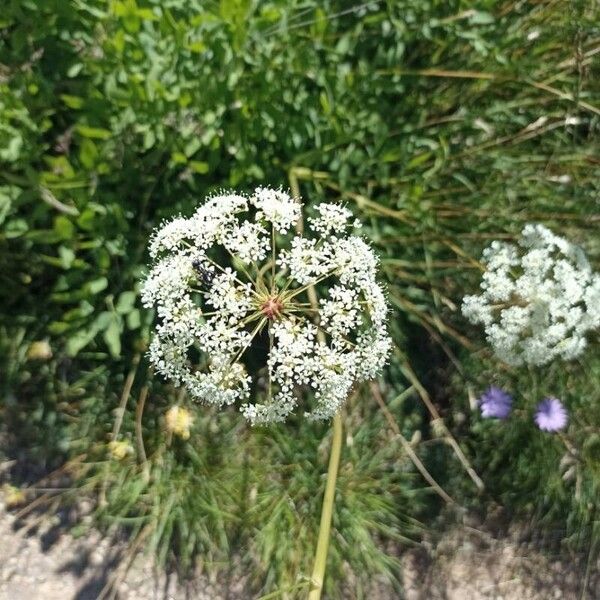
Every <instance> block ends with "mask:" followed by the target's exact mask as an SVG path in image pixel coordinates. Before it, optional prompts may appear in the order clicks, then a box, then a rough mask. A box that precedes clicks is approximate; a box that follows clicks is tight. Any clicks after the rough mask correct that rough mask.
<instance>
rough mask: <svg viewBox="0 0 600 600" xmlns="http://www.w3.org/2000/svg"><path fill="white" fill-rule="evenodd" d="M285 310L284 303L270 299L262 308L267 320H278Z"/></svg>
mask: <svg viewBox="0 0 600 600" xmlns="http://www.w3.org/2000/svg"><path fill="white" fill-rule="evenodd" d="M282 309H283V303H282V302H281V300H280V299H279V298H269V299H268V300H267V301H266V302H265V303H264V304H263V305H262V306H261V307H260V311H261V312H262V314H263V315H265V317H267V319H271V320H274V319H277V317H279V316H280V315H281V311H282Z"/></svg>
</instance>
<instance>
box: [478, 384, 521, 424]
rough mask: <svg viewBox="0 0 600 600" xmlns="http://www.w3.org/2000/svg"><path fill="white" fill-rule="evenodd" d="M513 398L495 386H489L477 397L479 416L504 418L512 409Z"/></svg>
mask: <svg viewBox="0 0 600 600" xmlns="http://www.w3.org/2000/svg"><path fill="white" fill-rule="evenodd" d="M512 403H513V399H512V396H511V395H510V394H508V393H507V392H505V391H504V390H502V389H500V388H497V387H494V386H492V387H490V388H489V389H488V390H486V391H485V392H484V393H483V394H482V395H481V398H479V408H480V409H481V416H482V417H484V418H486V419H489V418H492V419H506V418H507V417H508V415H510V411H511V410H512Z"/></svg>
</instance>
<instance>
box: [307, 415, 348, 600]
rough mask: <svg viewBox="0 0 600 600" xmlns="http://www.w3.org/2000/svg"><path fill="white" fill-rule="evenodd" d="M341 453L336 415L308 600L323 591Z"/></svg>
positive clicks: (340, 432) (313, 598)
mask: <svg viewBox="0 0 600 600" xmlns="http://www.w3.org/2000/svg"><path fill="white" fill-rule="evenodd" d="M341 453H342V417H341V416H340V414H339V413H338V414H336V415H335V417H333V439H332V441H331V454H330V455H329V468H328V469H327V483H326V485H325V494H324V496H323V508H322V509H321V523H320V525H319V538H318V540H317V550H316V552H315V562H314V566H313V572H312V576H311V588H310V591H309V593H308V600H319V599H320V598H321V593H322V591H323V579H324V578H325V568H326V565H327V550H328V548H329V536H330V532H331V519H332V515H333V501H334V499H335V482H336V479H337V474H338V470H339V466H340V455H341Z"/></svg>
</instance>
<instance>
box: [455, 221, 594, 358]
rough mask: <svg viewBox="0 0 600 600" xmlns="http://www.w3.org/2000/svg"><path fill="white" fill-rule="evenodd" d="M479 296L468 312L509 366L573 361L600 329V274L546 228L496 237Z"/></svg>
mask: <svg viewBox="0 0 600 600" xmlns="http://www.w3.org/2000/svg"><path fill="white" fill-rule="evenodd" d="M483 262H484V263H485V266H486V271H485V273H484V275H483V280H482V283H481V288H482V290H483V292H482V293H481V294H480V295H478V296H466V297H465V298H464V299H463V306H462V311H463V314H464V315H465V316H466V317H467V318H468V319H469V320H470V321H472V322H473V323H482V324H483V326H484V327H485V333H486V337H487V340H488V342H489V343H490V345H491V346H492V348H493V349H494V352H495V353H496V355H497V356H498V357H499V358H500V359H502V360H504V361H506V362H507V363H509V364H511V365H521V364H524V363H526V364H530V365H543V364H546V363H548V362H550V361H551V360H553V359H554V358H562V359H565V360H569V359H572V358H575V357H577V356H579V355H580V354H581V353H582V352H583V350H584V348H585V347H586V339H585V334H586V333H587V332H589V331H591V330H593V329H596V328H598V327H599V326H600V275H598V274H597V273H594V272H593V271H592V269H591V267H590V264H589V263H588V261H587V259H586V257H585V254H584V253H583V251H582V250H581V249H580V248H578V247H577V246H574V245H573V244H571V243H569V242H568V241H567V240H565V239H563V238H561V237H558V236H556V235H554V234H553V233H552V232H551V231H550V230H549V229H547V228H546V227H544V226H542V225H526V226H525V228H524V229H523V232H522V235H521V239H520V240H519V243H518V245H514V244H506V243H502V242H497V241H496V242H493V243H492V245H491V246H490V247H489V248H487V249H486V250H485V251H484V253H483Z"/></svg>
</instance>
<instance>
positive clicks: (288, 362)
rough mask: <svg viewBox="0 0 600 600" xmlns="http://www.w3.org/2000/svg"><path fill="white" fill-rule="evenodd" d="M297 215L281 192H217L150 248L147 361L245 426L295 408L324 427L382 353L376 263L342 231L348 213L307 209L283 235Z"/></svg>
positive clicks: (384, 340) (375, 368) (387, 343)
mask: <svg viewBox="0 0 600 600" xmlns="http://www.w3.org/2000/svg"><path fill="white" fill-rule="evenodd" d="M301 208H302V205H301V204H300V202H298V201H296V200H293V199H292V198H291V197H290V196H289V195H288V194H286V193H285V192H283V191H281V190H272V189H269V188H259V189H257V190H256V191H255V193H254V195H252V196H250V197H249V198H246V197H245V196H242V195H239V194H223V195H219V196H215V197H213V198H210V199H209V200H208V201H207V202H206V203H205V204H203V205H202V206H200V207H199V208H198V210H197V211H196V212H195V214H194V215H193V216H191V217H190V218H188V219H186V218H184V217H181V216H180V217H177V218H175V219H174V220H173V221H171V222H169V223H165V224H163V225H162V227H161V228H160V229H159V230H158V231H157V232H156V234H155V235H154V236H153V237H152V240H151V242H150V254H151V256H152V258H153V259H154V263H153V266H152V269H151V271H150V273H149V274H148V276H147V278H146V280H145V282H144V286H143V291H142V299H143V303H144V306H146V307H154V308H155V309H156V314H157V317H158V320H159V323H158V324H157V326H156V329H155V335H154V338H153V340H152V343H151V346H150V351H149V357H150V361H151V362H152V364H153V365H154V367H155V369H156V371H157V372H158V373H159V374H161V375H162V376H164V377H166V378H167V379H170V380H172V381H173V382H174V383H175V384H177V385H182V386H184V387H185V388H186V389H187V391H188V393H189V394H190V396H191V398H193V399H195V400H198V401H202V402H206V403H210V404H213V405H217V406H224V405H230V404H237V405H238V407H239V409H240V410H241V412H242V414H243V415H244V416H245V417H246V418H247V419H248V420H249V421H251V422H252V423H267V422H275V421H283V420H285V419H286V418H287V417H288V416H289V415H290V414H291V413H292V412H294V411H295V410H296V408H297V407H298V405H299V404H307V406H308V410H307V414H308V415H309V416H310V417H311V418H314V419H328V418H330V417H332V416H333V415H334V414H335V413H336V411H338V410H339V408H340V407H341V406H342V405H343V403H344V401H345V400H346V398H347V397H348V394H349V393H350V391H351V389H352V387H353V386H354V385H355V384H356V383H358V382H360V381H364V380H366V379H369V378H372V377H375V376H376V375H377V373H378V372H379V371H380V370H381V368H382V367H383V366H384V364H385V362H386V360H387V357H388V355H389V351H390V348H391V340H390V338H389V335H388V333H387V328H386V320H387V311H388V307H387V302H386V299H385V295H384V293H383V290H382V289H381V287H380V286H379V285H378V283H377V281H376V272H377V258H376V257H375V255H374V253H373V251H372V249H371V248H370V246H369V245H368V244H367V243H366V242H365V241H364V240H363V239H361V238H359V237H356V236H352V235H349V234H348V233H347V229H348V222H349V219H350V218H351V216H352V215H351V213H350V211H349V210H348V209H346V208H344V207H340V206H338V205H333V204H323V205H317V206H316V207H315V210H316V213H317V214H318V215H320V216H319V217H316V218H314V219H310V220H309V222H310V224H311V226H312V227H311V230H310V231H309V232H308V233H307V234H306V236H304V235H299V234H294V232H293V230H292V228H293V226H294V225H295V223H296V222H297V220H298V219H299V218H300V216H301ZM273 242H274V243H273ZM311 287H312V289H313V290H314V291H315V292H316V297H317V299H316V301H315V299H314V296H309V288H311ZM251 391H252V395H251Z"/></svg>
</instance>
